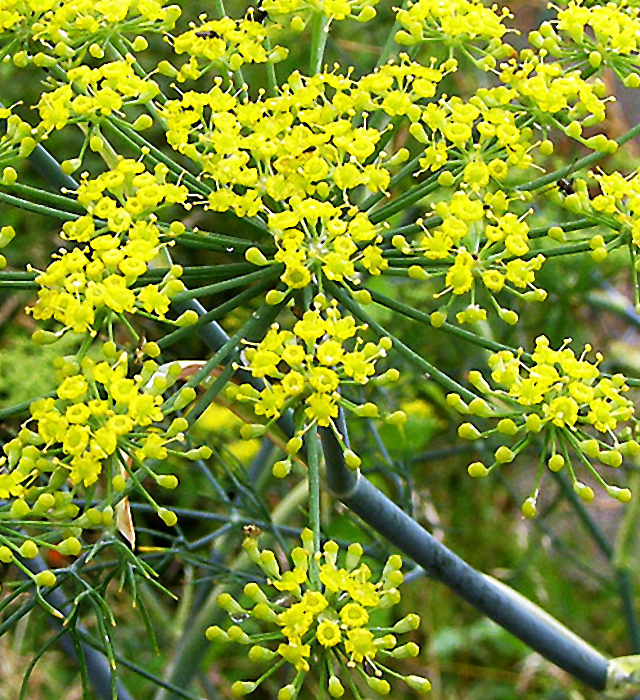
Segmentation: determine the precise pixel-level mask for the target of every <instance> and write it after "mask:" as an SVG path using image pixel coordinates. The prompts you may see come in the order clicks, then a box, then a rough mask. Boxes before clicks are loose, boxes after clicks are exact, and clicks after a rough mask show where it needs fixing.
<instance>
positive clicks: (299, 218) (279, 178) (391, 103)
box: [162, 55, 455, 288]
mask: <svg viewBox="0 0 640 700" xmlns="http://www.w3.org/2000/svg"><path fill="white" fill-rule="evenodd" d="M454 68H455V61H453V62H451V61H450V62H447V63H446V64H445V65H443V66H442V67H440V68H436V67H435V66H430V67H425V66H421V65H419V64H417V63H415V62H412V61H410V60H409V58H408V57H407V56H405V55H403V56H402V57H401V61H400V62H399V63H389V64H386V65H384V66H382V67H381V68H379V69H378V70H376V71H375V72H373V73H371V74H370V75H367V76H364V77H363V78H361V79H359V80H352V79H350V78H349V77H345V76H341V75H338V74H337V73H335V72H332V73H319V74H317V75H314V76H312V77H310V78H305V77H304V76H302V75H301V74H299V73H298V72H294V73H292V74H291V75H290V76H289V79H288V81H287V82H286V83H285V84H284V85H283V86H282V87H281V88H280V91H279V94H278V95H277V96H274V97H268V98H267V97H264V96H261V97H260V98H258V99H257V100H255V101H252V100H245V101H240V100H239V99H238V98H237V97H236V96H235V95H234V94H232V93H231V92H230V91H226V92H225V91H223V90H222V89H221V88H220V86H219V82H218V83H217V84H216V85H214V87H213V88H212V89H211V90H210V91H209V92H208V93H205V94H201V93H198V92H191V91H190V92H186V93H184V95H183V96H182V98H181V99H179V100H170V101H168V102H167V103H166V104H165V105H163V106H162V115H163V117H164V119H165V120H166V123H167V139H168V142H169V144H170V145H171V146H172V147H173V148H175V149H176V150H177V151H179V152H180V153H183V154H184V155H186V156H188V157H189V158H190V159H192V160H193V161H195V162H197V163H198V164H199V165H200V166H201V167H202V170H203V178H204V179H211V180H213V182H214V183H215V190H214V191H213V192H212V194H211V195H210V196H209V199H208V208H209V209H211V210H214V211H219V212H225V211H228V210H232V211H234V212H235V214H236V215H238V216H240V217H242V216H255V215H256V214H258V213H262V214H264V215H266V217H267V219H268V224H269V228H270V231H271V233H272V235H273V237H274V238H275V241H276V243H277V245H278V248H279V252H278V254H277V256H276V258H275V260H276V261H277V262H282V263H284V264H285V273H284V275H283V278H282V279H283V281H284V282H286V283H287V284H288V285H289V286H290V287H292V288H300V287H304V286H306V285H307V284H308V283H309V282H310V280H311V270H310V269H309V268H320V267H322V269H324V271H325V274H327V276H329V277H330V278H331V279H336V280H342V279H343V277H347V278H352V277H353V276H354V275H355V268H354V264H355V263H360V264H361V265H362V266H363V267H364V268H365V269H366V270H367V271H368V272H370V273H371V274H380V272H381V271H382V270H384V269H385V268H386V266H387V263H386V262H385V261H384V259H383V257H382V253H381V250H380V248H379V247H378V246H377V245H376V242H379V240H380V239H379V238H378V235H379V231H378V229H377V228H376V227H375V226H373V224H371V222H370V221H369V219H368V217H367V216H366V215H365V214H364V213H363V212H359V211H358V209H356V208H355V207H354V206H353V205H352V204H350V203H349V198H350V197H351V196H352V194H353V193H354V192H355V190H356V188H361V187H366V188H367V189H368V190H370V191H371V192H384V191H386V188H387V187H388V185H389V182H390V178H391V174H390V170H389V168H390V167H391V166H393V165H394V164H395V163H398V162H402V160H403V159H406V157H408V151H403V152H402V153H401V154H400V155H399V156H398V157H397V158H395V159H389V158H388V157H387V154H386V153H385V152H384V151H382V150H381V148H380V142H381V133H380V131H379V130H378V129H375V128H372V127H367V126H366V125H363V124H362V123H361V119H362V115H363V112H365V111H366V112H367V114H371V115H373V114H374V113H375V112H381V113H383V114H385V115H388V116H391V117H398V116H402V115H408V116H410V118H411V119H414V120H415V119H418V118H419V117H420V114H421V108H420V107H419V106H418V104H417V102H418V101H419V100H420V99H422V98H426V97H431V96H433V95H434V94H435V91H436V88H437V84H438V83H439V81H440V80H441V79H442V78H443V76H444V75H445V73H446V72H447V71H449V70H453V69H454ZM338 191H341V192H342V196H341V199H342V201H343V202H344V203H343V204H340V205H339V204H337V203H334V202H332V201H329V200H330V199H331V198H332V197H333V196H334V195H335V194H336V192H338ZM265 262H266V261H265Z"/></svg>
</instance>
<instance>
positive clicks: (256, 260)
mask: <svg viewBox="0 0 640 700" xmlns="http://www.w3.org/2000/svg"><path fill="white" fill-rule="evenodd" d="M244 257H245V258H246V259H247V262H250V263H251V264H252V265H260V266H263V265H268V264H269V261H268V260H267V259H266V258H265V256H264V254H263V253H262V251H260V250H258V248H255V247H252V248H247V250H246V251H245V254H244Z"/></svg>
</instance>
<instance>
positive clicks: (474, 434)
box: [458, 423, 482, 440]
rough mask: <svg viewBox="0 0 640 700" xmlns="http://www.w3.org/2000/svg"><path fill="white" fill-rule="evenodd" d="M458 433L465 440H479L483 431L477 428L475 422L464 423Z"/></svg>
mask: <svg viewBox="0 0 640 700" xmlns="http://www.w3.org/2000/svg"><path fill="white" fill-rule="evenodd" d="M458 435H459V436H460V437H461V438H462V439H463V440H478V439H479V438H481V437H482V433H481V432H480V431H479V430H478V429H477V428H476V426H475V425H473V423H463V424H462V425H461V426H460V427H459V428H458Z"/></svg>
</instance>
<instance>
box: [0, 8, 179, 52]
mask: <svg viewBox="0 0 640 700" xmlns="http://www.w3.org/2000/svg"><path fill="white" fill-rule="evenodd" d="M180 12H181V11H180V8H179V7H178V6H177V5H166V4H165V3H164V2H163V1H162V0H145V1H144V2H136V1H134V0H97V1H96V0H38V2H29V1H28V0H0V17H1V21H0V35H4V36H2V38H3V40H5V41H6V40H7V39H11V38H12V39H13V40H14V41H16V40H17V41H18V42H19V46H20V49H21V50H19V51H16V52H15V53H14V62H15V60H16V57H18V58H19V61H20V63H23V64H25V63H26V62H27V61H29V60H30V58H33V59H34V61H35V63H36V65H45V66H47V65H49V63H48V61H47V59H49V58H50V59H53V60H55V62H56V63H59V62H60V60H61V59H65V58H74V57H75V50H76V49H80V48H85V49H86V48H88V49H89V52H90V53H91V55H92V56H94V57H96V58H101V57H102V55H103V46H104V43H103V40H101V39H103V38H104V37H106V36H109V35H114V34H116V33H117V34H123V35H134V36H137V35H138V34H140V33H142V32H145V33H162V32H167V31H169V30H171V29H173V27H174V25H175V23H176V20H177V19H178V17H179V16H180ZM12 35H13V36H12ZM34 46H35V47H37V49H38V53H36V54H35V56H30V55H29V52H32V51H33V50H34Z"/></svg>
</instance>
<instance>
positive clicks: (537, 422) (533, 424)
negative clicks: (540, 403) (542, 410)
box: [524, 413, 543, 433]
mask: <svg viewBox="0 0 640 700" xmlns="http://www.w3.org/2000/svg"><path fill="white" fill-rule="evenodd" d="M524 424H525V427H526V429H527V430H528V431H529V432H530V433H539V432H540V431H541V430H542V425H543V423H542V418H540V416H539V415H538V414H537V413H530V414H529V415H528V416H527V417H526V419H525V423H524Z"/></svg>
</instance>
